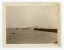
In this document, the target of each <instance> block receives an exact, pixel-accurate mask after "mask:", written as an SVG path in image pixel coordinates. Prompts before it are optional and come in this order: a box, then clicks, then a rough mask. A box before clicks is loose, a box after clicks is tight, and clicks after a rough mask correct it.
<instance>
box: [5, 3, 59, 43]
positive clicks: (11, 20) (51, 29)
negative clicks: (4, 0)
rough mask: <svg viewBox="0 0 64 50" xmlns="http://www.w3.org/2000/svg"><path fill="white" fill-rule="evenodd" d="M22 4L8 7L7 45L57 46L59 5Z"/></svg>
mask: <svg viewBox="0 0 64 50" xmlns="http://www.w3.org/2000/svg"><path fill="white" fill-rule="evenodd" d="M20 4H21V5H20ZM20 4H19V5H18V4H17V5H15V4H10V5H8V4H7V5H6V44H50V43H52V44H57V43H58V39H57V38H58V24H59V22H58V19H59V4H58V3H52V4H51V3H38V2H36V3H20Z"/></svg>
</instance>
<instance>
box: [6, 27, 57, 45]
mask: <svg viewBox="0 0 64 50" xmlns="http://www.w3.org/2000/svg"><path fill="white" fill-rule="evenodd" d="M56 41H57V33H52V32H44V31H35V30H26V29H21V28H19V29H16V28H7V29H6V42H7V43H8V44H43V43H54V42H56Z"/></svg>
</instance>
